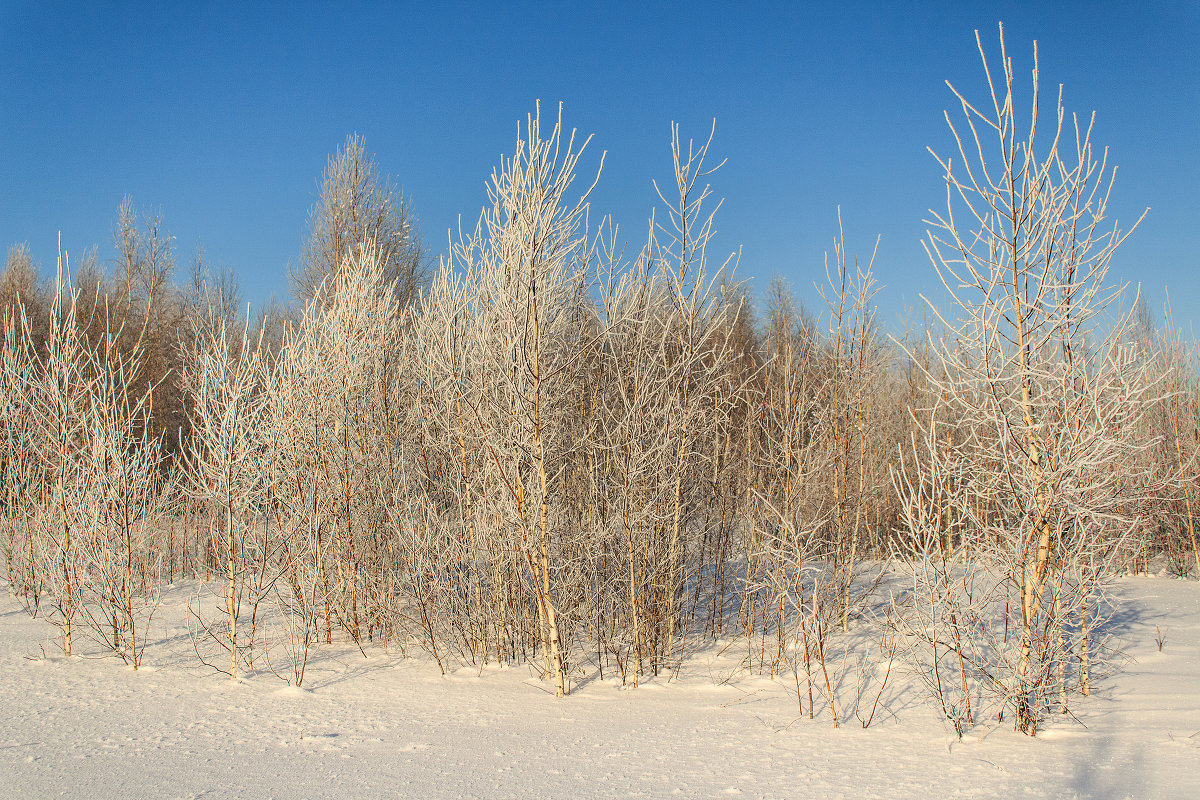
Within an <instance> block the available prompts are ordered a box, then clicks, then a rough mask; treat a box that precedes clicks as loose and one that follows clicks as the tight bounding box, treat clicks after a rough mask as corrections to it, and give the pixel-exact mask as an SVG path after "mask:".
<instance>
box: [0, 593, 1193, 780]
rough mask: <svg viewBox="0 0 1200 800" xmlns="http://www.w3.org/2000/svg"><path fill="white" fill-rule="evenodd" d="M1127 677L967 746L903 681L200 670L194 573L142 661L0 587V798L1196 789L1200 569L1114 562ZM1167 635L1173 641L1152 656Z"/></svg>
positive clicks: (348, 668)
mask: <svg viewBox="0 0 1200 800" xmlns="http://www.w3.org/2000/svg"><path fill="white" fill-rule="evenodd" d="M1117 593H1118V595H1119V596H1121V597H1122V598H1123V600H1124V601H1125V602H1124V605H1123V607H1122V611H1121V612H1120V614H1119V616H1118V618H1117V619H1116V620H1115V625H1116V633H1117V635H1118V636H1119V637H1120V638H1121V640H1123V642H1124V643H1125V651H1126V655H1127V656H1128V658H1129V661H1128V663H1127V664H1126V665H1125V669H1124V671H1123V672H1120V673H1119V674H1117V675H1116V676H1115V677H1114V678H1112V679H1110V680H1108V681H1106V682H1105V683H1104V685H1103V686H1102V687H1100V688H1099V689H1098V690H1097V691H1095V692H1093V695H1092V697H1091V698H1087V699H1084V698H1079V699H1077V700H1076V702H1075V711H1076V712H1077V714H1078V718H1077V720H1072V719H1060V720H1055V721H1053V722H1052V723H1051V725H1050V726H1049V727H1048V728H1047V729H1046V730H1045V731H1044V732H1043V733H1041V734H1039V736H1038V737H1037V739H1030V738H1028V737H1026V736H1023V735H1020V734H1016V733H1013V732H1012V730H1011V723H1008V722H1006V723H1003V724H1001V725H999V726H997V727H994V728H992V729H982V730H983V734H982V735H980V732H979V729H976V730H973V731H972V732H971V733H969V734H968V737H967V738H965V739H963V740H962V741H958V740H956V739H955V738H954V737H953V736H952V735H949V734H947V733H946V731H945V730H944V729H943V728H942V727H941V726H940V724H939V723H938V721H937V718H936V717H935V716H934V715H933V714H932V712H930V711H928V710H927V709H926V708H925V707H924V706H922V705H920V704H919V703H918V701H917V697H916V693H915V691H912V692H909V691H904V692H900V693H899V695H898V696H894V697H893V696H890V695H889V697H888V698H885V703H886V705H887V708H881V710H880V711H879V713H878V714H877V716H876V720H875V722H874V724H873V725H872V726H871V728H869V729H867V730H863V729H862V728H861V727H860V726H859V724H858V721H857V720H854V719H853V718H851V719H850V720H848V721H847V723H846V724H843V726H842V728H841V729H839V730H834V729H833V727H832V725H831V722H830V719H829V717H828V713H826V714H824V715H823V716H818V718H817V719H815V720H809V719H808V717H807V716H803V717H800V716H799V715H798V714H797V712H796V700H795V695H794V692H789V690H788V689H789V684H788V681H781V680H776V681H771V680H768V679H766V678H761V677H755V676H748V675H744V674H739V673H737V672H735V671H733V670H734V668H735V665H736V661H737V659H736V658H735V657H733V656H732V655H731V654H730V653H729V652H726V653H724V654H721V653H719V652H717V651H715V650H714V651H713V652H711V653H708V654H699V655H697V656H695V657H694V658H692V659H690V660H689V661H688V662H687V663H686V665H685V670H684V672H683V673H682V674H681V675H679V676H675V677H673V678H672V679H671V680H666V679H665V678H663V677H660V678H658V679H656V680H652V681H650V682H649V683H648V684H645V685H643V686H642V687H641V688H638V689H636V690H632V689H621V688H619V686H618V685H617V684H616V683H615V682H614V681H612V680H611V676H608V675H606V676H605V680H603V681H602V680H600V679H599V676H597V675H590V676H587V677H585V678H584V679H583V680H582V681H580V682H579V683H578V685H577V686H576V688H575V690H574V693H573V694H572V695H571V696H570V697H568V698H565V699H562V700H556V699H555V698H554V697H553V686H552V684H551V683H549V682H543V681H540V680H539V679H538V678H537V677H536V676H534V675H531V674H530V672H529V671H528V670H527V669H515V668H514V669H493V668H487V669H483V670H479V669H463V670H459V671H457V672H455V673H453V674H451V675H448V676H442V675H440V674H438V671H437V668H436V666H434V665H433V664H431V663H428V662H426V661H424V660H405V659H403V658H400V657H399V656H398V655H390V654H386V653H382V652H372V651H371V650H368V651H367V652H368V655H369V657H368V658H365V659H364V658H363V656H362V655H361V654H360V653H359V652H358V651H357V650H349V649H341V648H337V647H325V648H322V649H320V650H318V651H317V652H316V653H315V655H314V660H313V663H312V664H311V666H310V671H309V676H308V678H307V679H306V686H305V688H304V689H295V688H291V687H288V686H286V684H284V683H282V682H281V681H278V680H276V679H275V678H274V677H273V676H271V675H269V674H267V675H261V674H260V675H257V676H254V677H252V678H250V679H249V680H246V681H238V682H230V681H229V680H228V679H227V678H226V677H225V676H223V675H218V674H215V673H213V672H212V671H211V670H209V669H207V668H204V667H201V666H199V665H198V664H197V661H196V657H195V654H194V651H193V648H192V644H191V641H190V637H189V634H188V629H187V605H188V602H189V600H194V598H195V595H196V587H195V586H194V585H192V586H187V585H180V586H178V587H174V588H172V589H170V590H168V591H167V592H166V594H165V595H164V598H163V604H162V606H161V607H160V608H159V610H158V613H157V615H156V618H155V622H154V626H153V627H152V628H151V638H152V643H151V645H150V646H149V647H148V648H147V650H146V656H145V662H144V663H145V667H143V668H142V669H141V670H140V671H138V672H134V671H132V670H131V669H129V668H128V667H126V666H124V665H123V664H122V663H121V662H120V661H119V660H116V659H114V658H111V657H110V658H100V657H96V658H88V657H76V658H71V659H65V658H62V657H61V656H56V655H55V652H56V645H55V643H54V629H53V628H51V627H50V626H49V625H48V624H47V623H46V622H44V621H41V620H37V619H32V618H30V617H29V616H28V614H27V613H26V612H25V611H24V610H23V609H22V608H21V607H20V605H19V604H18V603H17V602H16V601H15V600H13V599H11V598H8V597H7V596H5V597H4V598H3V599H0V670H2V677H0V797H5V798H33V797H84V798H104V797H126V798H232V797H263V798H268V797H269V798H325V797H330V798H332V797H339V798H351V797H420V798H458V797H487V798H509V797H511V798H522V799H523V800H527V798H531V797H563V798H577V797H716V796H725V795H730V796H742V797H747V798H749V797H771V798H788V797H820V798H839V797H846V798H855V799H856V800H867V799H868V798H883V797H887V798H900V797H914V798H927V797H939V798H947V797H965V798H974V797H980V798H983V797H1004V798H1022V797H1031V798H1034V797H1036V798H1059V797H1061V798H1076V797H1078V798H1093V797H1095V798H1125V797H1136V798H1194V797H1200V769H1197V767H1198V766H1200V680H1198V679H1200V584H1197V583H1194V582H1183V581H1176V580H1168V579H1164V578H1157V579H1156V578H1126V579H1123V580H1122V581H1121V582H1119V584H1118V586H1117ZM1156 626H1157V630H1158V631H1159V632H1161V633H1162V635H1163V639H1164V644H1163V647H1162V651H1161V652H1159V648H1158V644H1157V643H1156Z"/></svg>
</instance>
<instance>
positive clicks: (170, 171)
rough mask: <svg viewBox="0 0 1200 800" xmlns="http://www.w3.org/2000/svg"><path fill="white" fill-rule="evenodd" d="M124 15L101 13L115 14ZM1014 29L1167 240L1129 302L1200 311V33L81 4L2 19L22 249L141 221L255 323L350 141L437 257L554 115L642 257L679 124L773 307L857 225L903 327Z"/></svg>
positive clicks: (1119, 202) (1168, 28)
mask: <svg viewBox="0 0 1200 800" xmlns="http://www.w3.org/2000/svg"><path fill="white" fill-rule="evenodd" d="M101 6H103V7H101ZM1001 18H1002V19H1003V21H1004V23H1005V26H1006V30H1007V38H1008V42H1009V48H1010V53H1011V54H1012V55H1013V57H1014V60H1015V63H1016V68H1017V71H1018V73H1019V74H1021V75H1028V71H1029V68H1030V67H1031V66H1032V60H1031V54H1032V47H1031V42H1032V40H1033V39H1035V38H1036V39H1037V40H1038V42H1039V49H1040V54H1041V72H1042V80H1043V84H1044V86H1050V87H1053V86H1055V85H1056V84H1058V83H1062V84H1065V102H1066V107H1067V109H1068V110H1073V111H1080V112H1090V111H1091V110H1093V109H1094V110H1096V111H1097V112H1098V121H1097V126H1096V134H1095V140H1096V141H1097V142H1098V143H1100V144H1105V145H1108V146H1109V147H1110V150H1111V154H1112V160H1113V161H1114V162H1115V163H1117V164H1119V165H1120V171H1119V177H1118V180H1117V187H1116V190H1115V193H1114V199H1113V203H1112V207H1111V211H1112V212H1114V215H1115V216H1116V217H1118V218H1119V219H1120V220H1121V221H1122V222H1123V223H1124V222H1126V221H1128V222H1132V221H1133V220H1134V219H1136V217H1137V216H1138V214H1140V212H1141V210H1142V209H1143V208H1145V207H1146V206H1150V207H1152V211H1151V213H1150V215H1149V217H1148V218H1147V220H1146V222H1145V223H1144V224H1143V226H1142V228H1141V229H1139V231H1138V232H1137V233H1136V234H1135V235H1134V237H1133V238H1132V239H1131V240H1130V241H1129V243H1128V244H1127V245H1126V247H1125V249H1124V250H1123V251H1122V252H1121V254H1120V255H1119V256H1118V258H1117V260H1116V262H1115V263H1114V267H1113V273H1112V274H1113V276H1114V277H1117V278H1120V279H1123V280H1130V281H1141V282H1142V283H1143V285H1144V287H1145V294H1146V296H1147V298H1148V300H1149V302H1150V304H1151V308H1152V309H1153V310H1155V311H1156V312H1157V311H1158V309H1159V308H1160V307H1161V304H1162V301H1163V299H1164V296H1163V287H1164V286H1168V287H1169V288H1170V293H1171V298H1172V301H1173V305H1174V308H1175V314H1176V318H1177V320H1178V321H1179V322H1183V323H1190V321H1191V320H1193V319H1196V318H1197V316H1198V314H1197V311H1196V310H1197V309H1198V308H1200V256H1198V253H1200V191H1198V188H1200V133H1198V131H1200V56H1198V55H1197V53H1198V52H1200V47H1198V46H1197V44H1196V42H1197V40H1198V38H1200V4H1196V3H1186V2H1179V3H1155V2H1149V3H1109V2H1090V3H1073V2H1062V3H1046V2H1040V3H1030V4H1025V3H1006V4H996V3H970V2H935V3H924V4H921V3H914V4H900V3H878V4H875V3H855V2H843V3H837V4H820V5H817V4H809V3H760V4H755V5H749V4H739V5H738V6H735V5H734V4H723V3H704V2H691V3H678V4H658V3H648V2H641V3H628V4H622V3H614V4H607V3H592V4H573V3H554V4H549V3H547V4H536V3H521V2H507V3H502V4H454V3H437V4H431V3H422V4H412V3H393V4H382V3H381V4H351V3H344V4H343V3H339V4H333V3H329V4H312V5H308V4H287V5H278V6H275V5H270V4H246V5H245V6H243V5H242V4H228V5H221V4H214V3H143V4H95V5H94V6H93V5H92V4H88V5H85V4H74V3H33V2H9V0H0V53H2V54H3V56H2V57H0V247H3V248H7V247H8V246H9V245H11V244H13V243H16V242H22V241H25V242H28V243H29V244H30V246H31V248H32V250H33V253H34V256H35V258H36V259H38V260H39V261H40V262H41V263H42V265H43V268H46V269H53V263H54V254H55V242H56V237H57V232H58V231H59V230H61V231H62V234H63V243H64V247H65V249H67V250H68V252H71V253H73V254H77V253H80V252H81V251H82V250H83V249H84V248H85V247H87V246H89V245H92V244H98V245H99V246H100V256H101V258H102V259H108V258H111V256H112V244H111V240H112V235H111V232H112V225H113V220H114V219H115V216H116V210H117V207H118V205H119V204H120V202H121V199H122V197H123V196H124V195H126V194H129V195H131V196H132V197H133V200H134V203H135V205H136V207H137V208H138V209H139V210H142V211H158V212H161V214H162V215H163V218H164V223H165V227H166V228H167V230H168V231H169V232H171V233H172V234H174V236H175V237H176V242H175V244H176V249H177V253H178V256H179V261H180V265H181V270H182V269H185V268H186V264H187V262H188V261H189V260H190V258H191V256H192V254H193V253H194V251H195V249H196V247H197V245H200V244H202V245H203V246H204V248H205V251H206V254H207V258H208V259H209V260H210V261H211V262H213V263H216V264H220V265H223V266H227V267H230V268H232V269H234V271H235V272H236V273H237V275H238V277H239V280H240V282H241V285H242V288H243V291H244V293H245V295H246V297H247V299H248V300H251V301H254V302H259V301H262V300H264V299H266V298H267V297H268V296H269V295H270V294H271V293H273V292H274V293H276V294H278V295H280V296H283V295H286V292H287V282H286V277H285V274H286V266H287V264H288V262H289V261H293V262H294V261H295V260H296V258H297V256H298V254H299V251H300V246H301V242H302V239H303V237H304V232H305V226H306V221H307V215H308V209H309V207H310V206H311V205H312V204H313V202H314V200H315V199H316V193H317V183H318V179H319V177H320V174H321V171H322V169H323V167H324V165H325V161H326V159H327V157H328V156H329V155H330V154H332V153H333V152H334V150H335V149H336V148H337V147H338V145H339V144H341V143H342V142H343V141H344V140H345V138H346V136H347V135H348V134H350V133H352V132H357V133H359V134H362V135H363V136H364V137H365V140H366V145H367V148H368V150H370V151H371V152H372V153H373V154H374V155H375V158H376V160H377V163H378V165H379V167H380V169H381V171H383V172H385V173H388V174H390V175H391V176H392V178H393V180H394V181H395V182H396V184H397V185H398V186H400V187H401V188H402V189H403V190H404V192H405V193H406V194H407V195H408V197H409V198H410V199H411V201H412V203H413V207H414V209H415V211H416V213H417V215H418V217H419V219H420V222H421V228H422V232H423V235H424V238H425V240H426V242H427V244H429V245H430V246H431V247H432V248H433V249H434V251H435V252H437V251H441V250H443V249H444V246H445V242H446V231H447V229H448V228H450V227H453V226H456V225H457V219H458V216H459V215H460V214H461V215H462V217H463V219H464V220H465V221H467V222H473V221H474V219H475V218H476V216H477V215H478V213H479V208H480V206H481V205H482V203H483V202H484V200H485V189H484V187H485V182H486V181H487V179H488V177H489V176H490V174H491V172H492V169H493V168H494V167H495V166H496V164H497V163H498V162H499V159H500V157H501V155H502V154H507V153H510V152H511V150H512V148H513V144H514V142H515V139H516V132H517V123H518V121H522V120H524V118H525V116H526V115H527V114H528V113H529V112H530V111H532V109H533V106H534V102H535V100H538V99H540V100H541V101H542V104H543V108H544V109H550V110H553V108H554V107H555V105H556V104H557V102H559V101H562V102H563V104H564V121H565V123H566V124H567V126H568V127H575V128H578V129H579V131H580V132H581V133H583V134H589V133H590V134H594V137H595V138H594V139H593V142H592V145H591V148H590V150H591V151H592V155H591V158H590V159H585V162H584V163H585V165H590V166H592V167H594V166H595V165H596V164H597V163H598V158H599V155H600V152H601V151H602V150H605V151H607V160H606V166H605V172H604V176H603V177H602V179H601V183H600V186H599V188H598V189H597V191H596V193H595V194H594V195H593V208H594V213H595V212H599V213H609V214H612V215H613V216H614V217H615V219H616V220H617V222H619V223H620V225H621V226H622V229H623V230H624V231H626V232H627V233H628V234H629V236H630V237H631V238H633V239H637V238H639V237H641V236H642V234H643V231H644V228H645V219H646V217H647V215H648V213H649V210H650V208H651V206H652V205H653V203H654V202H655V199H656V198H655V194H654V190H653V188H652V186H651V183H650V181H651V179H652V178H658V179H659V180H660V181H662V180H663V179H666V178H669V174H670V173H669V170H670V156H669V150H668V145H669V141H670V123H671V122H672V121H677V122H679V123H680V124H681V125H682V130H683V134H684V136H685V138H686V137H688V136H692V137H697V138H703V137H705V136H706V135H707V133H708V129H709V126H710V124H711V122H712V120H713V119H714V118H715V119H716V126H717V135H716V139H715V142H714V146H713V152H714V153H715V154H716V155H717V156H718V157H719V158H727V159H728V163H727V164H726V166H725V167H724V168H722V170H721V171H720V172H718V173H717V174H716V175H715V176H714V177H713V179H712V182H713V186H714V191H715V193H716V194H717V195H718V196H720V197H723V198H724V199H725V200H724V205H723V207H722V210H721V212H720V215H719V217H718V228H719V230H720V239H719V241H718V244H719V246H720V248H721V249H723V250H725V251H728V250H732V249H734V248H737V247H738V246H740V247H741V248H742V257H741V266H740V268H739V273H738V274H739V275H740V276H741V277H742V278H746V279H750V280H751V281H752V284H753V286H754V287H755V288H756V289H757V290H759V291H761V290H762V289H764V288H765V287H766V284H767V282H768V280H769V278H770V277H771V275H773V274H775V273H779V274H782V275H783V276H785V277H786V278H788V279H789V280H790V281H791V283H792V284H793V286H794V287H795V289H796V293H797V295H798V297H799V298H800V299H801V300H802V301H803V302H804V303H805V305H806V306H808V307H809V308H810V309H817V308H818V307H819V305H820V300H819V298H817V297H816V294H815V292H814V291H813V289H812V284H813V282H814V281H817V280H823V275H824V273H823V257H824V253H825V252H826V251H828V250H830V249H831V244H832V241H833V237H834V235H835V233H836V230H837V207H838V206H839V205H840V206H841V208H842V216H843V219H844V221H845V226H846V236H847V243H848V246H849V249H850V251H851V253H852V254H853V253H858V254H861V255H862V256H863V257H864V258H866V257H868V256H869V254H870V251H871V248H872V246H873V244H874V240H875V236H876V235H877V234H879V235H881V236H882V243H881V245H880V249H879V256H878V258H877V261H876V275H877V278H878V279H879V280H880V281H881V282H882V283H883V284H885V286H886V288H885V289H884V290H883V292H882V293H881V294H880V295H879V298H878V301H879V306H880V314H881V317H882V318H883V320H884V321H885V322H886V323H887V324H888V325H889V326H891V327H895V326H896V325H897V324H898V323H897V319H898V316H899V314H900V312H901V309H902V307H903V306H904V305H905V304H908V305H911V306H918V305H919V303H920V301H919V299H918V297H917V295H918V293H920V292H922V291H926V292H928V291H931V290H932V289H933V288H934V286H935V282H936V278H935V275H934V273H933V270H932V268H931V266H930V265H929V262H928V260H927V258H926V257H925V255H924V251H923V250H922V248H921V239H922V236H923V234H924V230H925V226H924V224H923V223H922V219H923V218H924V217H925V216H926V210H927V209H928V208H930V207H931V206H932V207H935V208H936V207H939V206H940V205H942V204H944V188H943V186H942V182H941V179H940V173H939V169H938V167H937V164H936V163H935V162H934V160H933V158H932V156H930V155H929V154H928V153H927V152H926V150H925V148H926V146H927V145H929V146H933V147H934V148H935V149H939V150H942V151H945V150H947V149H948V147H949V146H950V144H951V140H950V139H949V136H948V133H947V131H946V127H945V122H944V120H943V118H942V111H943V109H946V108H951V107H953V98H952V96H951V95H950V93H949V90H948V89H947V88H946V86H945V84H944V81H945V80H946V79H950V80H951V81H953V82H954V83H955V84H956V85H957V86H959V87H961V88H963V89H964V90H965V91H966V92H968V94H971V95H973V96H975V97H979V96H980V95H979V92H980V91H981V89H982V88H983V84H982V72H981V70H980V66H979V62H978V55H977V52H976V49H975V41H974V34H973V31H974V30H975V29H976V28H979V29H981V31H982V33H983V35H984V43H985V46H987V47H989V48H991V49H993V50H994V49H996V42H997V38H996V24H997V22H998V21H999V20H1000V19H1001Z"/></svg>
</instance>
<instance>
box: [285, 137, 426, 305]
mask: <svg viewBox="0 0 1200 800" xmlns="http://www.w3.org/2000/svg"><path fill="white" fill-rule="evenodd" d="M360 246H370V247H374V248H375V250H376V252H377V253H378V257H379V260H380V263H381V264H382V265H383V274H384V276H385V278H386V280H388V281H389V282H390V283H392V284H393V285H394V287H395V289H394V291H395V292H396V299H397V300H398V301H399V302H400V304H401V305H402V306H408V305H411V304H412V302H413V301H414V300H415V299H416V297H417V293H418V292H419V291H420V290H421V288H422V287H423V286H424V285H425V283H426V282H427V280H428V274H427V273H428V266H427V263H426V255H425V249H424V247H423V246H422V244H421V239H420V236H419V235H418V233H417V220H416V216H415V214H414V213H413V210H412V206H411V204H410V203H409V201H408V200H407V199H406V198H405V197H404V196H403V195H402V194H400V192H399V191H397V190H396V189H395V188H394V187H393V186H392V184H391V182H390V181H389V180H387V179H381V178H380V175H379V170H378V168H377V167H376V165H375V160H374V158H372V157H371V156H370V155H369V154H368V153H367V151H366V148H365V145H364V142H363V139H362V137H361V136H359V135H357V134H352V135H350V136H348V137H347V138H346V142H345V144H343V145H342V146H341V147H339V148H338V150H337V153H336V154H335V155H333V156H331V157H330V159H329V161H328V163H327V164H326V165H325V172H324V174H323V175H322V177H321V189H320V197H319V198H318V199H317V202H316V204H314V205H313V207H312V209H311V210H310V211H309V235H308V238H307V240H306V241H305V243H304V248H303V250H302V252H301V256H300V266H299V267H298V268H297V269H296V270H294V271H293V272H292V273H291V274H290V275H289V278H290V280H291V284H292V292H293V294H294V295H295V297H296V298H297V299H299V300H300V301H301V302H304V301H308V300H311V299H313V298H314V297H316V296H317V295H318V289H319V288H320V287H321V284H322V283H323V282H325V281H327V280H330V279H331V278H332V277H333V276H336V274H337V272H338V270H339V269H340V268H341V265H342V262H343V260H344V259H346V258H347V257H348V256H353V255H354V254H355V253H356V251H357V248H358V247H360ZM324 295H325V297H326V300H328V299H329V292H325V293H324Z"/></svg>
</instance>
